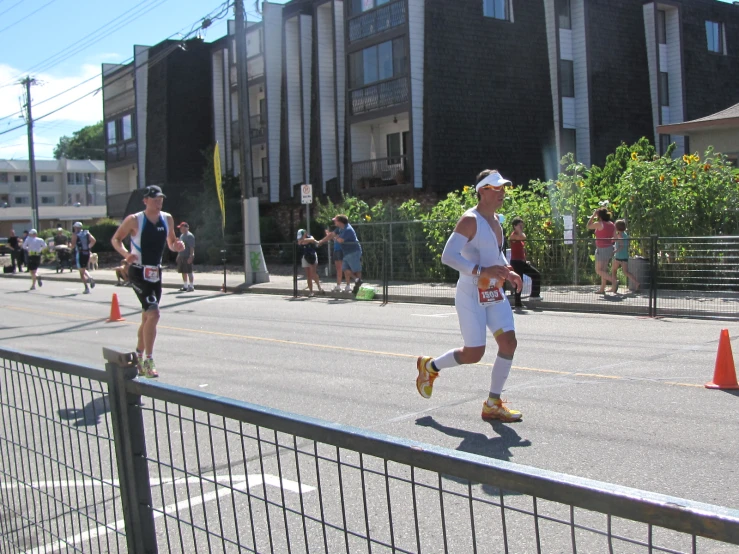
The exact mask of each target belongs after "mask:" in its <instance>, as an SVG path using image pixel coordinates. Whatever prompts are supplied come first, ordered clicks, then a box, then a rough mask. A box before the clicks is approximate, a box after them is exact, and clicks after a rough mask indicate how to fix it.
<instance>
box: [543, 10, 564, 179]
mask: <svg viewBox="0 0 739 554" xmlns="http://www.w3.org/2000/svg"><path fill="white" fill-rule="evenodd" d="M544 16H545V18H546V25H547V47H548V48H547V50H548V53H549V80H550V83H551V90H552V113H553V114H554V149H555V151H556V152H555V156H556V158H557V159H556V163H555V166H554V167H553V168H549V171H548V172H549V173H550V174H551V177H552V178H555V177H556V176H557V174H558V173H559V160H560V159H561V158H562V154H561V152H560V146H559V144H560V132H559V129H560V125H561V124H562V115H561V114H560V109H559V57H558V56H557V12H556V10H555V9H554V0H545V1H544Z"/></svg>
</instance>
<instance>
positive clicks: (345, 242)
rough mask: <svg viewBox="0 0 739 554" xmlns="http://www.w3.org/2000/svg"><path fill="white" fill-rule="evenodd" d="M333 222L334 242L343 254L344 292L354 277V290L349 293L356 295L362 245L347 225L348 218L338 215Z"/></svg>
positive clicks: (358, 285) (360, 277)
mask: <svg viewBox="0 0 739 554" xmlns="http://www.w3.org/2000/svg"><path fill="white" fill-rule="evenodd" d="M333 222H334V223H335V224H336V231H334V237H335V240H336V242H338V243H339V244H341V250H342V251H343V252H344V260H343V262H342V266H341V269H342V270H343V271H344V277H345V278H346V288H345V289H344V292H349V291H350V289H349V283H350V282H351V279H352V277H354V279H355V281H354V289H353V290H352V291H351V292H352V294H355V295H356V294H357V292H359V287H361V286H362V245H361V244H359V240H358V239H357V233H356V232H355V231H354V228H353V227H352V226H351V225H349V218H348V217H346V216H345V215H344V214H339V215H337V216H336V217H335V218H333Z"/></svg>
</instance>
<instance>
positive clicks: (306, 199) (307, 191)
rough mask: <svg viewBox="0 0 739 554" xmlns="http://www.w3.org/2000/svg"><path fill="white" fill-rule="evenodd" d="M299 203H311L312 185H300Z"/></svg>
mask: <svg viewBox="0 0 739 554" xmlns="http://www.w3.org/2000/svg"><path fill="white" fill-rule="evenodd" d="M300 203H301V204H313V185H301V186H300Z"/></svg>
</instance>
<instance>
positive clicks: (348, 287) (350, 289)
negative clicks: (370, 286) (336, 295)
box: [344, 285, 352, 292]
mask: <svg viewBox="0 0 739 554" xmlns="http://www.w3.org/2000/svg"><path fill="white" fill-rule="evenodd" d="M351 291H352V287H351V285H347V286H345V287H344V292H351Z"/></svg>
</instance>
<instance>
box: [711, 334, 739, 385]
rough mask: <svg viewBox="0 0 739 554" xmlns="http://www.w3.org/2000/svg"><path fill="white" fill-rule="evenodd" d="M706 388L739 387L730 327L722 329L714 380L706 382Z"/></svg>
mask: <svg viewBox="0 0 739 554" xmlns="http://www.w3.org/2000/svg"><path fill="white" fill-rule="evenodd" d="M706 388H707V389H732V390H733V389H739V383H737V382H736V367H734V355H733V354H732V353H731V341H730V340H729V330H728V329H721V337H720V338H719V341H718V354H717V355H716V369H715V370H714V372H713V381H711V382H710V383H706Z"/></svg>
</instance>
